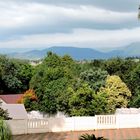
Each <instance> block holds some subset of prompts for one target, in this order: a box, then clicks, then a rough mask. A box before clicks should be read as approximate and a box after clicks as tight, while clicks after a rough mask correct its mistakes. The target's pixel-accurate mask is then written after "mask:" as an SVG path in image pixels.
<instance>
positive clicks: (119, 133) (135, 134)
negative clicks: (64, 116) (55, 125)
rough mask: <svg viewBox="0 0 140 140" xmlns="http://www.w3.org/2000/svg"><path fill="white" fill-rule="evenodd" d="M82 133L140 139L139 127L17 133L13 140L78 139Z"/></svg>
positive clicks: (122, 139) (119, 139) (114, 138)
mask: <svg viewBox="0 0 140 140" xmlns="http://www.w3.org/2000/svg"><path fill="white" fill-rule="evenodd" d="M83 133H88V134H95V135H96V136H97V137H99V136H103V137H104V138H108V139H109V140H140V128H135V129H112V130H96V131H94V130H93V131H80V132H79V131H78V132H76V131H75V132H63V133H44V134H30V135H19V136H14V140H78V137H79V136H80V135H81V134H83Z"/></svg>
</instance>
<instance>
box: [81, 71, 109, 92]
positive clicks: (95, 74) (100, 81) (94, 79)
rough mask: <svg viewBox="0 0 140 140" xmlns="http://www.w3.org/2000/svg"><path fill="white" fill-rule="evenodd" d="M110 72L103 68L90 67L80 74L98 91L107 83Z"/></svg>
mask: <svg viewBox="0 0 140 140" xmlns="http://www.w3.org/2000/svg"><path fill="white" fill-rule="evenodd" d="M107 75H108V72H107V71H104V70H101V69H99V68H98V69H97V68H96V69H95V68H94V69H89V70H86V71H84V72H82V73H81V74H80V78H81V79H82V80H84V81H86V82H87V83H88V84H89V85H90V87H91V88H92V89H93V90H94V91H95V92H97V91H98V90H99V89H100V87H102V86H104V85H105V80H106V78H107Z"/></svg>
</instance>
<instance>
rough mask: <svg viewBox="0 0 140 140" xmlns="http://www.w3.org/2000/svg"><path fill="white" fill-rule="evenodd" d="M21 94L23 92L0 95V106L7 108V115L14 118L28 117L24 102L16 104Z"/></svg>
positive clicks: (22, 118)
mask: <svg viewBox="0 0 140 140" xmlns="http://www.w3.org/2000/svg"><path fill="white" fill-rule="evenodd" d="M22 96H23V94H15V95H0V102H2V104H0V107H1V108H2V109H4V110H7V111H8V113H9V117H10V118H12V119H14V120H24V119H28V115H27V111H26V109H25V107H24V104H17V102H18V100H19V99H20V98H21V97H22Z"/></svg>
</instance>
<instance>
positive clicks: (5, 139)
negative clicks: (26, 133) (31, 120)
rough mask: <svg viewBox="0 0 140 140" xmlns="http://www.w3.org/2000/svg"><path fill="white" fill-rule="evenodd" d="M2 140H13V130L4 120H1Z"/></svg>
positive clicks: (0, 138)
mask: <svg viewBox="0 0 140 140" xmlns="http://www.w3.org/2000/svg"><path fill="white" fill-rule="evenodd" d="M0 140H12V134H11V130H10V128H9V126H8V125H7V123H6V122H5V121H3V120H2V119H0Z"/></svg>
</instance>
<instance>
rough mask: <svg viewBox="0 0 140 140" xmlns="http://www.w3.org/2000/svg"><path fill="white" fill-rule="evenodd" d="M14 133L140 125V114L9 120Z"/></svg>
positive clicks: (133, 126)
mask: <svg viewBox="0 0 140 140" xmlns="http://www.w3.org/2000/svg"><path fill="white" fill-rule="evenodd" d="M7 122H8V124H9V125H10V126H11V129H12V132H13V135H17V134H28V133H45V132H64V131H82V130H94V129H119V128H138V127H140V115H137V114H136V115H97V116H95V117H68V118H64V117H62V118H48V119H40V120H39V119H31V120H8V121H7Z"/></svg>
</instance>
